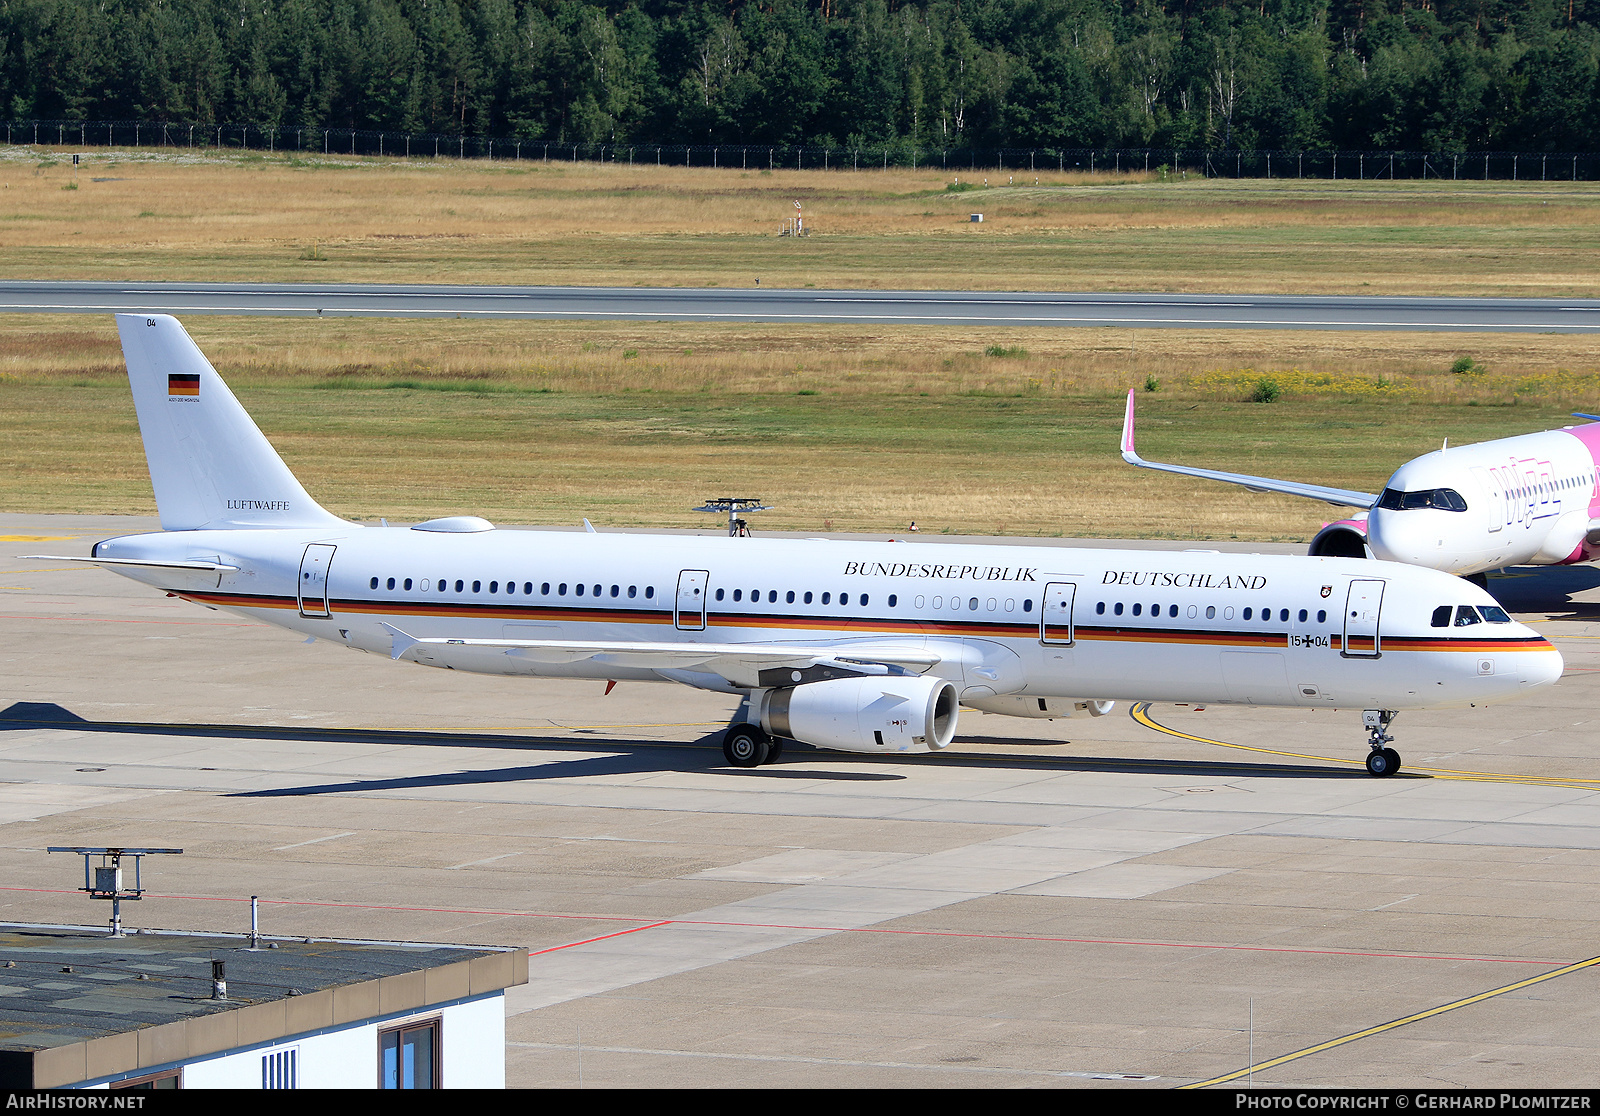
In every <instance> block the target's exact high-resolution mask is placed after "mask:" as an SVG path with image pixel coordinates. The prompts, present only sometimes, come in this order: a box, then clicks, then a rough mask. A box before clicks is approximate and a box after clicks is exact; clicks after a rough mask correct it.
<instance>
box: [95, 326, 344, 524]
mask: <svg viewBox="0 0 1600 1116" xmlns="http://www.w3.org/2000/svg"><path fill="white" fill-rule="evenodd" d="M117 331H118V333H120V334H121V336H122V355H123V357H124V358H125V359H126V360H127V363H128V383H129V385H130V386H131V387H132V388H133V406H134V410H135V411H137V412H138V415H139V433H140V434H141V435H142V436H143V438H144V453H145V459H146V460H147V461H148V462H149V464H150V483H151V486H152V487H153V488H154V489H155V493H156V507H157V509H158V510H159V511H160V513H161V526H162V527H163V528H164V529H166V530H168V531H192V530H198V529H201V528H230V527H321V526H324V525H327V526H334V525H342V524H343V523H344V522H345V521H344V520H342V519H340V518H339V517H338V516H336V515H334V514H333V513H332V512H329V511H327V510H325V509H324V508H322V507H321V506H320V505H319V504H318V503H317V502H316V501H315V500H313V499H312V498H311V497H310V496H309V495H308V494H307V493H306V490H305V489H304V488H302V487H301V486H300V482H299V481H297V480H295V478H294V474H293V473H291V472H290V471H289V467H288V466H287V465H285V464H284V463H283V458H281V457H279V456H278V451H277V450H275V449H273V448H272V444H271V443H270V442H268V441H267V439H266V436H265V435H263V434H262V433H261V430H260V429H259V428H258V427H257V426H256V424H255V422H254V421H253V420H252V419H251V418H250V416H249V414H248V413H246V411H245V409H244V407H242V406H241V405H240V404H239V401H238V400H237V399H235V398H234V396H233V393H232V392H231V391H229V390H228V385H227V384H225V383H223V382H222V377H221V376H219V375H218V374H217V370H216V369H215V368H213V367H211V362H210V361H208V360H207V359H206V358H205V355H204V354H203V353H201V352H200V349H199V347H198V346H197V345H195V343H194V341H193V340H192V339H191V338H190V337H189V334H188V333H187V332H186V331H185V330H184V328H183V326H181V325H180V324H178V320H177V319H176V318H173V317H170V316H168V315H165V314H152V315H146V314H118V315H117Z"/></svg>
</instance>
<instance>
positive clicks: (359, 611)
mask: <svg viewBox="0 0 1600 1116" xmlns="http://www.w3.org/2000/svg"><path fill="white" fill-rule="evenodd" d="M95 555H96V557H99V558H108V559H143V560H164V561H183V560H189V559H194V558H202V559H204V560H207V561H213V562H217V563H219V564H223V565H231V566H237V567H238V569H237V571H222V572H219V573H211V572H201V571H196V572H179V571H174V570H172V569H162V568H156V567H137V566H133V567H129V566H114V567H112V568H114V569H116V570H117V572H119V573H122V574H125V575H127V576H129V577H133V578H135V579H136V580H140V581H144V582H145V583H147V584H150V585H152V586H154V587H155V588H158V589H165V590H168V591H169V592H172V593H175V594H176V595H177V596H179V597H182V598H183V599H185V600H189V601H193V602H195V603H197V604H204V605H210V606H213V607H216V608H222V609H226V610H228V611H231V612H236V613H240V614H242V615H247V616H251V617H254V618H256V619H259V620H262V621H265V622H267V623H271V624H275V625H278V626H280V627H286V628H291V629H293V630H295V631H299V632H304V633H306V634H307V635H312V636H316V637H318V638H320V639H326V640H329V641H331V642H336V643H341V644H344V645H346V646H349V647H354V648H358V649H360V650H363V651H369V652H376V653H381V654H384V655H390V654H392V653H394V651H395V640H396V639H397V638H398V637H397V635H396V632H395V630H396V629H398V631H399V632H400V633H402V634H403V635H405V636H410V637H413V638H416V639H429V638H432V639H437V640H441V641H450V640H463V641H465V640H472V641H484V642H483V643H482V644H474V643H466V642H461V643H450V642H441V643H419V644H415V645H410V646H409V647H408V648H402V649H401V652H400V653H401V655H403V656H404V657H408V658H410V659H413V660H415V661H419V662H423V663H425V664H426V665H430V666H440V667H452V668H454V669H458V670H473V671H479V672H484V673H491V674H508V675H543V676H551V677H565V678H595V679H614V680H619V681H621V680H636V681H662V680H670V681H683V682H689V683H691V684H699V685H702V686H705V687H706V688H710V689H717V690H726V691H729V692H735V691H740V690H745V689H752V688H758V687H759V683H760V679H759V677H757V673H758V672H756V671H754V670H750V671H746V672H744V676H742V677H741V676H740V675H739V671H738V669H737V668H736V667H730V666H729V664H721V666H720V669H721V670H723V671H725V672H726V673H718V672H717V671H716V670H704V669H697V668H695V667H683V666H680V665H678V664H677V663H676V662H674V663H671V664H663V665H661V666H657V665H655V664H654V663H653V662H652V661H651V658H650V655H651V654H653V653H654V652H648V651H647V652H638V653H635V654H633V655H632V656H631V657H630V655H629V653H628V652H627V651H626V650H625V649H622V648H619V649H614V650H613V649H607V648H601V649H599V650H596V651H592V652H590V651H587V649H586V647H578V648H574V649H572V651H570V652H563V651H562V649H560V648H549V649H546V648H540V647H535V648H524V647H520V646H518V644H519V643H530V642H533V643H540V642H562V641H566V642H573V643H577V644H587V643H590V642H595V641H599V642H610V643H616V644H629V643H639V644H649V645H660V644H677V645H681V646H682V648H683V649H684V650H687V651H692V650H693V649H694V648H695V647H696V645H698V644H701V643H704V642H707V641H711V642H714V643H715V644H717V645H726V644H749V645H750V648H751V650H752V651H755V650H757V649H759V648H760V647H761V645H763V644H767V643H781V644H782V645H784V646H785V647H797V646H809V647H810V648H811V649H812V650H814V651H815V653H816V654H817V655H818V656H820V657H824V658H828V657H834V656H840V655H847V654H849V653H851V652H852V651H854V652H855V653H856V654H857V655H859V656H860V657H861V658H862V659H892V658H893V657H894V656H893V652H894V651H895V650H921V651H924V652H929V653H931V654H932V655H935V656H937V659H938V661H937V662H935V663H932V664H931V665H928V666H927V667H926V673H928V674H931V675H933V676H936V677H941V678H947V679H949V680H950V681H951V682H953V683H955V684H956V685H957V686H958V687H959V693H960V697H961V699H962V701H963V703H964V704H967V705H973V704H974V703H984V702H986V701H987V700H988V699H994V698H1001V697H1013V696H1014V697H1016V698H1018V699H1021V700H1022V704H1024V705H1026V704H1027V701H1026V699H1029V698H1038V697H1043V698H1060V699H1077V700H1080V701H1081V700H1086V699H1101V700H1109V699H1130V700H1135V699H1143V700H1156V701H1180V702H1202V703H1204V702H1215V703H1227V702H1235V703H1242V704H1252V705H1290V706H1310V707H1333V706H1342V707H1347V708H1348V707H1351V706H1357V707H1379V708H1386V709H1395V710H1400V709H1426V708H1436V707H1442V706H1451V705H1468V704H1475V703H1486V702H1493V701H1500V700H1505V699H1507V698H1513V697H1516V696H1518V695H1520V694H1522V693H1525V692H1526V691H1528V690H1529V689H1530V688H1533V687H1537V686H1541V685H1544V684H1547V683H1549V682H1553V681H1554V680H1555V679H1556V678H1557V677H1559V676H1560V673H1561V657H1560V655H1559V654H1558V653H1557V652H1556V651H1555V649H1554V648H1553V647H1552V646H1551V644H1550V643H1549V642H1548V641H1547V640H1545V639H1544V637H1542V636H1540V635H1539V634H1538V633H1537V632H1535V631H1533V630H1532V629H1529V628H1527V627H1524V626H1523V625H1521V624H1518V623H1515V622H1488V621H1482V622H1475V623H1473V624H1471V625H1469V626H1464V627H1457V626H1455V623H1454V621H1455V610H1456V609H1458V608H1459V607H1461V606H1468V607H1471V608H1473V609H1474V610H1475V611H1476V612H1477V613H1478V616H1479V618H1480V620H1481V618H1482V616H1483V610H1484V609H1486V608H1487V609H1494V608H1495V605H1494V601H1493V599H1492V598H1491V597H1490V596H1489V595H1488V594H1487V593H1485V592H1483V591H1482V590H1481V589H1478V588H1477V587H1476V586H1473V585H1470V584H1467V583H1465V582H1463V581H1461V580H1460V579H1458V578H1452V577H1448V576H1446V575H1443V574H1439V573H1437V572H1435V571H1432V570H1426V569H1413V568H1408V567H1405V566H1400V565H1395V564H1387V563H1386V564H1382V565H1378V564H1374V563H1372V562H1363V561H1360V560H1357V559H1345V558H1304V557H1294V556H1275V555H1257V554H1251V555H1237V554H1234V555H1225V554H1218V553H1214V552H1163V551H1148V550H1138V551H1135V550H1092V549H1078V548H1066V547H1060V548H1055V547H1041V546H974V545H963V544H951V543H934V544H928V543H920V542H918V543H871V542H848V541H833V540H808V539H750V538H743V539H738V538H726V537H720V536H711V537H706V536H685V535H664V534H650V535H639V534H580V533H575V532H574V533H566V532H553V531H504V530H488V531H476V532H469V533H454V532H434V531H427V530H417V529H406V528H400V527H390V528H382V527H360V526H355V525H351V526H350V527H348V528H347V529H344V530H337V531H329V530H315V531H303V530H301V531H295V530H281V531H275V530H244V531H185V532H163V533H161V534H152V535H132V536H125V537H122V538H116V539H111V540H107V541H105V542H102V543H100V544H98V545H97V546H96V547H95ZM1441 607H1449V608H1450V610H1451V619H1450V623H1449V624H1448V625H1442V626H1433V624H1434V619H1435V613H1436V612H1437V610H1438V609H1440V608H1441ZM702 609H703V614H702ZM507 641H509V642H507ZM914 665H915V666H916V667H918V668H919V672H921V671H920V668H922V667H923V664H922V663H921V662H915V661H914ZM664 672H665V673H664ZM727 675H733V677H728V676H727ZM1054 715H1056V716H1061V715H1063V714H1062V712H1061V710H1060V707H1059V706H1058V707H1057V710H1056V712H1055V714H1054Z"/></svg>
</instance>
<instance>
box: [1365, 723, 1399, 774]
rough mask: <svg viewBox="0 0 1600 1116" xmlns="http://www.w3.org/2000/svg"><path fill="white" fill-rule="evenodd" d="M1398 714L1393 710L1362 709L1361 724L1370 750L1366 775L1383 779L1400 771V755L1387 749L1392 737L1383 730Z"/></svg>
mask: <svg viewBox="0 0 1600 1116" xmlns="http://www.w3.org/2000/svg"><path fill="white" fill-rule="evenodd" d="M1399 715H1400V714H1399V713H1398V712H1396V711H1395V710H1393V709H1364V710H1362V712H1361V723H1362V724H1363V725H1364V726H1366V730H1367V746H1368V747H1369V748H1370V749H1371V750H1370V751H1369V752H1368V753H1367V774H1368V775H1373V776H1376V777H1377V778H1380V779H1381V778H1384V777H1385V776H1388V775H1393V774H1394V773H1395V772H1396V771H1399V770H1400V753H1399V752H1397V751H1395V750H1394V749H1393V748H1390V747H1387V745H1388V744H1389V743H1390V741H1392V740H1394V737H1392V736H1390V735H1389V734H1388V732H1386V731H1385V730H1386V729H1388V727H1389V725H1390V724H1391V723H1392V722H1393V721H1394V719H1395V718H1396V717H1398V716H1399Z"/></svg>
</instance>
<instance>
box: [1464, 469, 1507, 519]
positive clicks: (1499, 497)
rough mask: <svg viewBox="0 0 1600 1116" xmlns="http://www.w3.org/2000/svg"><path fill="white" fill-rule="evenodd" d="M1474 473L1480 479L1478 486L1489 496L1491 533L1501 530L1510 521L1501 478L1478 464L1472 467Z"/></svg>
mask: <svg viewBox="0 0 1600 1116" xmlns="http://www.w3.org/2000/svg"><path fill="white" fill-rule="evenodd" d="M1472 475H1473V477H1475V478H1476V479H1477V481H1478V487H1479V488H1481V489H1482V490H1483V494H1484V495H1485V496H1487V497H1488V498H1489V533H1490V534H1493V533H1494V532H1496V531H1499V530H1501V529H1502V528H1504V527H1505V526H1506V524H1508V523H1509V522H1510V519H1508V518H1507V517H1506V510H1505V509H1506V500H1505V493H1504V492H1503V491H1502V489H1501V485H1500V481H1499V479H1498V478H1497V477H1496V476H1495V475H1494V474H1493V473H1491V472H1490V471H1489V470H1488V469H1483V468H1480V467H1478V466H1476V465H1474V466H1473V467H1472Z"/></svg>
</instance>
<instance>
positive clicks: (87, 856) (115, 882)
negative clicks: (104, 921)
mask: <svg viewBox="0 0 1600 1116" xmlns="http://www.w3.org/2000/svg"><path fill="white" fill-rule="evenodd" d="M45 851H46V852H53V853H58V852H65V853H78V854H79V855H81V856H82V857H83V886H82V887H80V888H79V889H78V890H79V891H86V892H88V893H89V898H91V899H109V900H111V936H112V937H113V938H122V937H126V936H127V935H125V934H123V932H122V901H123V900H124V899H143V898H144V882H143V880H142V879H141V877H140V873H139V866H140V864H141V862H142V861H143V859H144V858H145V857H147V856H153V855H155V854H157V853H173V854H177V853H181V852H183V850H182V849H108V848H85V847H83V846H78V845H71V846H60V845H51V846H49V847H48V848H46V849H45ZM97 856H98V857H99V858H100V863H99V864H91V863H90V861H91V860H92V859H93V858H94V857H97ZM125 856H131V857H132V858H133V886H132V887H126V886H124V884H125V883H126V881H125V880H124V879H123V878H122V858H123V857H125Z"/></svg>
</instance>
